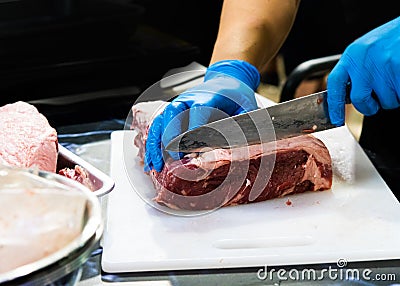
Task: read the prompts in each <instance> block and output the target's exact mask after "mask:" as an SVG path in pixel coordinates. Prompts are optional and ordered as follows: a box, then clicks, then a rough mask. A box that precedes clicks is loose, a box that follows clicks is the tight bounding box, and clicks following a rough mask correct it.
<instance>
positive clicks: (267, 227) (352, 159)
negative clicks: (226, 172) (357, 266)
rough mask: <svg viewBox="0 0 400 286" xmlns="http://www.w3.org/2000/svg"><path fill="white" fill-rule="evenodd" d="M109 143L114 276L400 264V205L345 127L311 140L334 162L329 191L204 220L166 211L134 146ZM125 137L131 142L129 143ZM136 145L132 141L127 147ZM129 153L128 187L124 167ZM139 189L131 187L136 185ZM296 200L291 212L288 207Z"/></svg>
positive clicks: (108, 236)
mask: <svg viewBox="0 0 400 286" xmlns="http://www.w3.org/2000/svg"><path fill="white" fill-rule="evenodd" d="M134 135H135V133H134V131H115V132H114V133H112V136H111V146H112V147H111V165H110V169H111V177H112V178H113V179H114V180H115V182H116V185H115V189H114V190H113V191H112V192H111V193H110V194H109V197H108V210H107V226H106V231H105V233H104V237H103V238H104V242H103V247H104V248H103V255H102V262H101V264H102V269H103V270H104V271H106V272H109V273H117V272H138V271H159V270H184V269H212V268H232V267H251V266H261V265H268V266H272V265H296V264H309V263H330V262H332V263H334V262H337V261H338V260H339V259H345V260H347V261H367V260H383V259H398V258H400V243H399V242H400V205H399V202H398V201H397V200H396V198H395V197H394V195H393V194H392V192H391V191H390V189H389V188H388V187H387V185H386V184H385V183H384V181H383V180H382V178H381V177H380V176H379V174H378V173H377V171H376V169H375V168H374V167H373V165H372V163H371V162H370V161H369V159H368V157H367V156H366V155H365V154H364V152H363V150H362V148H361V147H360V146H359V145H358V143H357V142H356V140H355V139H354V137H353V136H352V134H351V133H350V131H349V130H348V128H347V127H346V126H344V127H340V128H336V129H331V130H327V131H323V132H319V133H315V135H316V136H317V137H319V138H320V139H321V140H322V141H323V142H324V143H325V144H326V145H327V147H328V149H329V150H330V152H331V156H332V159H333V168H334V181H333V186H332V189H331V190H327V191H323V192H309V193H304V194H298V195H292V196H287V197H284V198H280V199H274V200H269V201H265V202H260V203H255V204H248V205H241V206H234V207H225V208H220V209H218V210H217V211H214V212H212V213H209V214H207V215H202V216H194V217H182V216H173V215H169V214H166V213H164V212H161V211H159V210H157V209H155V208H153V207H152V206H150V205H149V204H147V203H146V202H144V201H143V200H142V199H141V198H140V197H139V196H138V194H137V193H136V192H135V191H134V189H133V186H134V187H135V188H139V189H143V190H145V191H146V194H149V195H151V194H153V195H154V193H152V192H154V188H153V185H152V183H151V180H150V178H149V177H148V176H147V175H145V174H144V173H143V167H142V165H140V164H139V162H138V160H137V158H136V153H137V149H136V148H135V147H134V146H133V144H130V145H129V144H128V145H129V146H131V147H129V148H131V149H130V150H128V149H129V148H128V149H125V150H123V149H124V148H122V146H123V140H128V141H127V142H129V140H133V136H134ZM124 136H125V138H124ZM130 142H133V141H130ZM123 151H124V152H127V151H128V152H132V153H129V154H131V156H132V160H129V161H128V162H127V168H128V169H129V175H130V176H132V177H131V178H132V182H133V183H132V184H131V183H130V181H129V179H128V176H127V172H126V171H125V167H124V158H123ZM132 185H133V186H132ZM288 200H290V202H291V204H287V201H288Z"/></svg>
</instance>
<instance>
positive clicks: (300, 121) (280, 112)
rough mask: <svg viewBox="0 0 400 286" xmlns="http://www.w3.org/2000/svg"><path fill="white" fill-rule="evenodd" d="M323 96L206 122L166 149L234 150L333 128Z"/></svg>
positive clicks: (287, 102) (311, 95)
mask: <svg viewBox="0 0 400 286" xmlns="http://www.w3.org/2000/svg"><path fill="white" fill-rule="evenodd" d="M326 96H327V91H326V90H325V91H322V92H318V93H314V94H310V95H307V96H303V97H299V98H296V99H293V100H289V101H286V102H283V103H279V104H276V105H273V106H270V107H267V108H260V109H257V110H254V111H251V112H248V113H244V114H240V115H236V116H232V117H227V118H224V119H221V120H218V121H214V122H211V123H208V124H206V125H203V126H201V127H198V128H195V129H193V130H190V131H187V132H184V133H182V134H181V135H179V136H178V137H176V138H174V139H173V140H172V141H171V142H170V143H169V144H168V145H167V146H166V150H168V151H179V152H200V151H205V150H206V149H205V148H210V149H215V148H234V147H241V146H247V145H253V144H259V143H265V142H271V141H275V140H280V139H284V138H289V137H294V136H298V135H302V134H303V135H304V134H307V133H313V132H316V131H321V130H326V129H330V128H333V127H336V126H335V125H333V124H331V123H330V119H329V114H328V109H327V103H326Z"/></svg>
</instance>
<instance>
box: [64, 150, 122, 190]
mask: <svg viewBox="0 0 400 286" xmlns="http://www.w3.org/2000/svg"><path fill="white" fill-rule="evenodd" d="M75 165H79V166H81V167H82V168H84V169H86V171H87V172H88V174H89V179H90V181H91V182H92V183H93V185H94V187H95V189H94V190H93V193H94V194H96V196H97V197H101V196H104V195H105V194H107V193H109V192H111V191H112V190H113V189H114V186H115V182H114V180H113V179H112V178H111V177H110V176H108V175H107V174H105V173H103V172H102V171H100V170H99V169H97V168H96V167H94V166H93V165H91V164H89V163H88V162H87V161H85V160H83V159H82V158H81V157H79V156H78V155H76V154H74V153H73V152H71V151H70V150H68V149H67V148H65V147H64V146H62V145H61V144H58V160H57V172H58V170H59V169H62V168H71V169H73V168H75Z"/></svg>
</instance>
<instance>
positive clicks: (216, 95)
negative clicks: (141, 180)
mask: <svg viewBox="0 0 400 286" xmlns="http://www.w3.org/2000/svg"><path fill="white" fill-rule="evenodd" d="M259 83H260V74H259V72H258V70H257V69H256V68H255V67H254V66H253V65H251V64H249V63H247V62H245V61H239V60H225V61H220V62H217V63H215V64H213V65H211V66H209V67H208V68H207V71H206V74H205V76H204V82H203V83H202V84H200V85H198V86H196V87H193V88H191V89H188V90H187V91H185V92H183V93H181V94H180V95H179V96H178V97H177V98H176V99H174V100H173V101H172V102H171V103H170V104H168V106H167V107H166V108H165V110H164V111H163V113H162V114H160V115H158V116H157V117H156V118H155V119H154V121H153V123H152V125H151V126H150V129H149V133H148V137H147V141H146V153H145V159H144V165H145V166H144V170H145V171H146V172H147V171H150V170H151V169H155V170H156V171H157V172H160V171H161V170H162V168H163V165H164V160H163V155H162V154H163V152H162V151H163V149H162V148H163V146H166V145H167V144H168V143H169V142H170V141H171V140H172V139H173V138H175V137H176V136H178V135H179V134H181V133H182V132H185V131H186V130H188V129H189V130H191V129H194V128H196V127H199V126H201V125H204V124H207V123H209V122H211V121H215V120H218V119H221V118H223V115H224V117H226V116H233V115H237V114H240V113H244V112H248V111H251V110H254V109H256V108H257V102H256V98H255V95H254V91H255V90H256V89H257V87H258V85H259ZM171 155H173V157H174V159H177V157H176V154H171Z"/></svg>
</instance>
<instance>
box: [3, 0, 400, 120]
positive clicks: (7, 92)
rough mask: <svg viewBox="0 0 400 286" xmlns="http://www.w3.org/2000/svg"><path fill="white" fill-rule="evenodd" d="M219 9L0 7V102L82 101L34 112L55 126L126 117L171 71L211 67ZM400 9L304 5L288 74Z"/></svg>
mask: <svg viewBox="0 0 400 286" xmlns="http://www.w3.org/2000/svg"><path fill="white" fill-rule="evenodd" d="M222 2H223V1H222V0H202V1H199V0H197V1H184V0H168V1H158V0H0V105H3V104H6V103H11V102H15V101H17V100H24V101H32V100H37V99H42V98H55V97H59V96H70V95H74V96H76V95H78V97H81V99H82V100H80V101H79V102H74V103H71V102H69V103H63V104H55V103H54V104H49V103H48V102H47V103H46V104H45V103H38V102H36V103H35V105H36V106H37V107H38V108H39V110H40V111H41V112H42V113H44V114H45V115H46V116H47V117H48V119H49V121H50V123H51V124H52V125H53V126H56V127H57V126H60V125H68V124H74V123H81V122H90V121H97V120H103V119H109V118H115V117H117V118H123V117H125V116H126V113H127V112H128V110H129V106H130V105H131V104H132V103H133V102H134V101H135V99H136V98H137V97H138V96H139V95H140V94H141V93H142V92H143V91H144V90H145V89H146V88H147V87H149V86H150V85H152V84H153V83H155V82H157V81H159V80H160V79H161V78H162V76H163V75H164V74H165V73H166V72H167V71H169V70H170V69H172V68H176V67H182V66H185V65H187V64H190V63H191V62H193V61H196V62H198V63H200V64H202V65H204V66H207V65H208V62H209V60H210V57H211V53H212V49H213V45H214V41H215V38H216V36H217V31H218V24H219V15H220V11H221V7H222ZM398 3H399V1H392V0H391V1H389V0H381V1H379V3H376V2H375V1H374V2H373V1H370V0H366V1H361V0H341V1H340V0H334V1H333V0H332V1H331V0H329V1H328V0H324V1H321V0H303V1H302V2H301V5H300V9H299V12H298V15H297V18H296V21H295V23H294V26H293V29H292V31H291V32H290V33H289V36H288V39H287V41H286V42H285V43H284V45H283V47H282V49H281V51H280V53H281V54H282V55H283V56H284V59H285V66H286V73H287V74H289V73H290V72H291V71H292V70H293V69H294V68H295V67H296V66H297V65H298V64H300V63H301V62H303V61H305V60H308V59H312V58H316V57H321V56H326V55H332V54H337V53H341V52H342V51H343V50H344V48H345V47H346V46H347V45H348V44H349V43H351V41H353V40H354V39H355V38H357V37H358V36H361V35H362V34H363V33H365V32H367V31H369V30H370V29H372V28H374V27H376V26H378V25H380V24H383V23H384V22H386V21H388V20H390V19H393V18H394V17H396V16H398V15H400V10H399V8H398V6H399V4H398ZM264 78H265V77H264ZM267 79H268V77H267ZM82 94H83V95H87V94H90V96H89V97H90V99H87V100H84V98H85V96H80V95H82Z"/></svg>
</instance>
